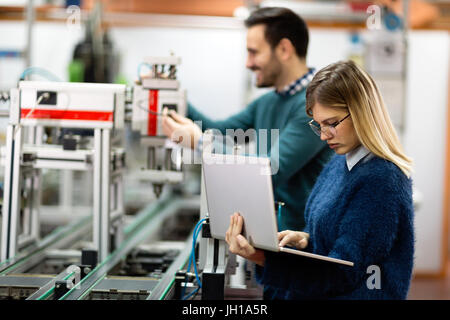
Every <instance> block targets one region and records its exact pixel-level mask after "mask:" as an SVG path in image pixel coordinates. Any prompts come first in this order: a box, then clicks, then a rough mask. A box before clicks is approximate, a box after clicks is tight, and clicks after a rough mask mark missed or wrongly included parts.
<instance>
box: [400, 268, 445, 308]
mask: <svg viewBox="0 0 450 320" xmlns="http://www.w3.org/2000/svg"><path fill="white" fill-rule="evenodd" d="M446 273H447V275H446V277H445V278H433V277H414V278H413V280H412V282H411V287H410V289H409V294H408V300H450V261H448V262H447V272H446Z"/></svg>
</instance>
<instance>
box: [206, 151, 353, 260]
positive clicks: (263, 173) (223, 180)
mask: <svg viewBox="0 0 450 320" xmlns="http://www.w3.org/2000/svg"><path fill="white" fill-rule="evenodd" d="M203 175H204V181H205V190H206V199H207V204H208V215H209V220H210V227H211V235H212V237H214V238H216V239H220V240H225V233H226V231H227V229H228V227H229V225H230V216H231V215H232V214H233V213H234V212H239V213H240V214H241V216H242V217H243V218H244V230H243V235H244V236H245V237H246V238H247V240H248V241H249V243H250V244H251V245H252V246H254V247H255V248H260V249H264V250H269V251H275V252H278V251H282V252H286V253H292V254H296V255H301V256H306V257H310V258H314V259H320V260H326V261H330V262H335V263H340V264H344V265H348V266H353V262H350V261H345V260H340V259H335V258H331V257H327V256H322V255H317V254H313V253H309V252H304V251H301V250H296V249H291V248H286V247H279V246H278V243H279V242H278V237H277V234H278V228H277V218H276V211H275V203H274V197H273V190H272V176H271V167H270V159H269V158H262V157H252V156H237V155H223V154H204V155H203Z"/></svg>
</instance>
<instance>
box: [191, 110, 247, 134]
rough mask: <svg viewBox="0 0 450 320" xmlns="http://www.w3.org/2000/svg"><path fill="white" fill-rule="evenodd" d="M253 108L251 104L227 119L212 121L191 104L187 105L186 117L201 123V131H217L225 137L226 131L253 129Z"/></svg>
mask: <svg viewBox="0 0 450 320" xmlns="http://www.w3.org/2000/svg"><path fill="white" fill-rule="evenodd" d="M254 107H255V106H254V103H251V104H250V105H248V106H247V107H246V108H245V109H244V110H242V111H241V112H239V113H237V114H235V115H232V116H231V117H229V118H227V119H224V120H212V119H211V118H209V117H207V116H205V115H204V114H202V113H201V112H199V111H198V110H197V109H196V108H195V107H194V106H193V105H192V104H190V103H188V110H187V117H188V118H189V119H191V120H192V121H194V122H196V123H198V122H201V125H202V126H201V129H202V131H205V130H208V129H217V130H219V131H220V132H221V133H222V134H223V135H225V134H226V130H227V129H235V130H236V129H242V130H244V131H245V130H247V129H249V128H253V126H254V113H253V112H254Z"/></svg>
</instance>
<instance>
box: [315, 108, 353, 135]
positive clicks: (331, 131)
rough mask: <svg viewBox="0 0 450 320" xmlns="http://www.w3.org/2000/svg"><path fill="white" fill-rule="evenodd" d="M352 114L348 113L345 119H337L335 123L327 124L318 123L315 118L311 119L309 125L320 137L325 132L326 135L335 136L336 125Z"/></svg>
mask: <svg viewBox="0 0 450 320" xmlns="http://www.w3.org/2000/svg"><path fill="white" fill-rule="evenodd" d="M349 116H350V113H349V114H348V115H346V116H345V117H344V118H343V119H341V120H339V121H336V122H335V123H332V124H329V125H325V126H319V125H317V124H316V123H314V120H311V121H310V122H309V123H308V124H309V127H310V128H311V130H312V131H313V132H314V133H315V134H317V135H318V136H319V137H320V135H321V134H322V133H323V134H325V135H326V136H328V137H330V136H332V137H334V136H335V135H336V127H337V126H338V125H339V124H340V123H341V122H342V121H344V120H345V119H347V118H348V117H349Z"/></svg>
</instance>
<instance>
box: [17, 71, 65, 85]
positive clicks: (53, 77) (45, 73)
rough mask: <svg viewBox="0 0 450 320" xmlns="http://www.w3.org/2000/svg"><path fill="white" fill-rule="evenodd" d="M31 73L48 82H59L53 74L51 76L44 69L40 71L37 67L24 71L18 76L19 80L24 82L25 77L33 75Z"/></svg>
mask: <svg viewBox="0 0 450 320" xmlns="http://www.w3.org/2000/svg"><path fill="white" fill-rule="evenodd" d="M33 73H35V74H38V75H40V76H42V77H44V78H46V79H47V80H50V81H58V82H61V79H59V78H58V77H57V76H55V75H54V74H52V73H51V72H49V71H48V70H45V69H42V68H39V67H30V68H27V69H25V70H24V71H23V72H22V74H21V75H20V78H19V80H25V77H26V76H27V75H30V74H33Z"/></svg>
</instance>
